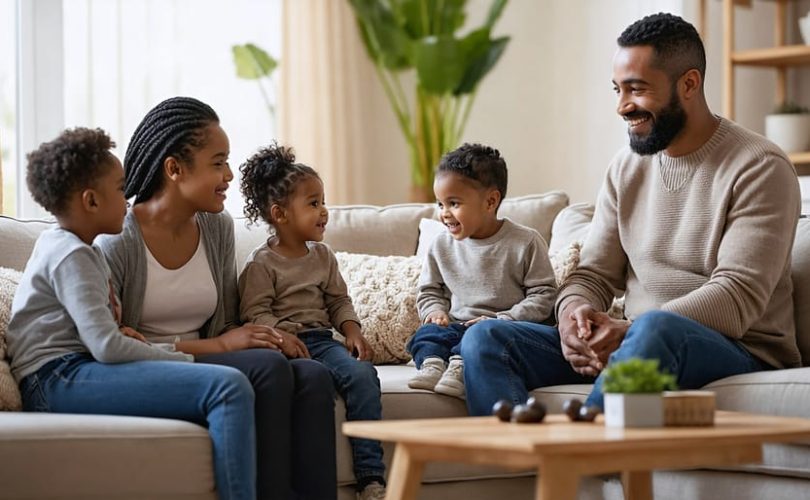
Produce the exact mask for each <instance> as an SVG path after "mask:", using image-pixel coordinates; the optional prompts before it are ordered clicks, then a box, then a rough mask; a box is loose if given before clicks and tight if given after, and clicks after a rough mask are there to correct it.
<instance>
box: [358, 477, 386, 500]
mask: <svg viewBox="0 0 810 500" xmlns="http://www.w3.org/2000/svg"><path fill="white" fill-rule="evenodd" d="M357 497H358V498H359V499H360V500H385V486H383V485H381V484H380V483H378V482H377V481H373V482H371V483H368V484H367V485H366V487H365V488H363V491H361V492H360V493H358V494H357Z"/></svg>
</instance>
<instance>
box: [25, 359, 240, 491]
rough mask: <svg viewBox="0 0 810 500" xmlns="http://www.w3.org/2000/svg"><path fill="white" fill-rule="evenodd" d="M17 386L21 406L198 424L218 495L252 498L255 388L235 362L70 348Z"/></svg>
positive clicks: (51, 410) (61, 411)
mask: <svg viewBox="0 0 810 500" xmlns="http://www.w3.org/2000/svg"><path fill="white" fill-rule="evenodd" d="M20 391H21V392H22V397H23V407H24V409H25V410H26V411H45V412H56V413H83V414H90V413H96V414H104V415H130V416H141V417H160V418H174V419H178V420H186V421H189V422H194V423H197V424H200V425H204V426H206V427H208V433H209V434H210V436H211V441H212V442H213V454H214V473H215V479H216V488H217V493H218V494H219V498H221V499H240V500H241V499H245V500H253V499H255V498H256V451H255V450H256V447H255V439H256V436H255V431H254V422H253V389H252V388H251V386H250V382H249V381H248V379H247V377H245V376H244V375H243V374H242V373H241V372H239V370H236V369H235V368H230V367H227V366H216V365H206V364H196V363H183V362H175V361H135V362H131V363H122V364H103V363H99V362H97V361H95V360H93V358H92V357H91V356H90V355H89V354H68V355H65V356H62V357H61V358H58V359H55V360H53V361H50V362H48V363H46V364H45V365H44V366H43V367H42V368H40V369H39V370H38V371H37V372H36V373H33V374H31V375H29V376H27V377H25V378H24V379H23V380H22V381H21V383H20ZM156 459H159V457H156Z"/></svg>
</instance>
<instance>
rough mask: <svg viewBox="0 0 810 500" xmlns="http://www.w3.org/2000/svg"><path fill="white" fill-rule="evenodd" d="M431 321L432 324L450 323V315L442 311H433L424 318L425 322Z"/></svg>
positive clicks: (445, 324)
mask: <svg viewBox="0 0 810 500" xmlns="http://www.w3.org/2000/svg"><path fill="white" fill-rule="evenodd" d="M428 323H433V324H434V325H439V326H447V325H449V324H450V316H448V315H447V313H446V312H444V311H433V312H432V313H430V314H428V315H427V318H425V324H428Z"/></svg>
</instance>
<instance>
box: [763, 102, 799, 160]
mask: <svg viewBox="0 0 810 500" xmlns="http://www.w3.org/2000/svg"><path fill="white" fill-rule="evenodd" d="M765 137H767V138H768V139H770V140H771V141H773V142H774V144H776V145H777V146H779V147H780V148H782V150H783V151H785V152H786V153H798V152H801V151H807V150H810V110H808V109H807V108H806V107H804V106H800V105H798V104H796V103H795V102H784V103H782V104H780V105H779V106H777V107H776V109H774V111H773V113H771V114H770V115H768V116H766V117H765Z"/></svg>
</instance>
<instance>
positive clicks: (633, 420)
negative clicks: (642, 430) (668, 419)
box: [605, 393, 664, 427]
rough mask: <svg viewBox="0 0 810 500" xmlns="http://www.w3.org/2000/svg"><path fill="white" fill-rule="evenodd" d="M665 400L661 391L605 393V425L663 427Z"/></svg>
mask: <svg viewBox="0 0 810 500" xmlns="http://www.w3.org/2000/svg"><path fill="white" fill-rule="evenodd" d="M663 425H664V402H663V397H662V395H661V393H655V394H619V393H607V394H605V426H607V427H663Z"/></svg>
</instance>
